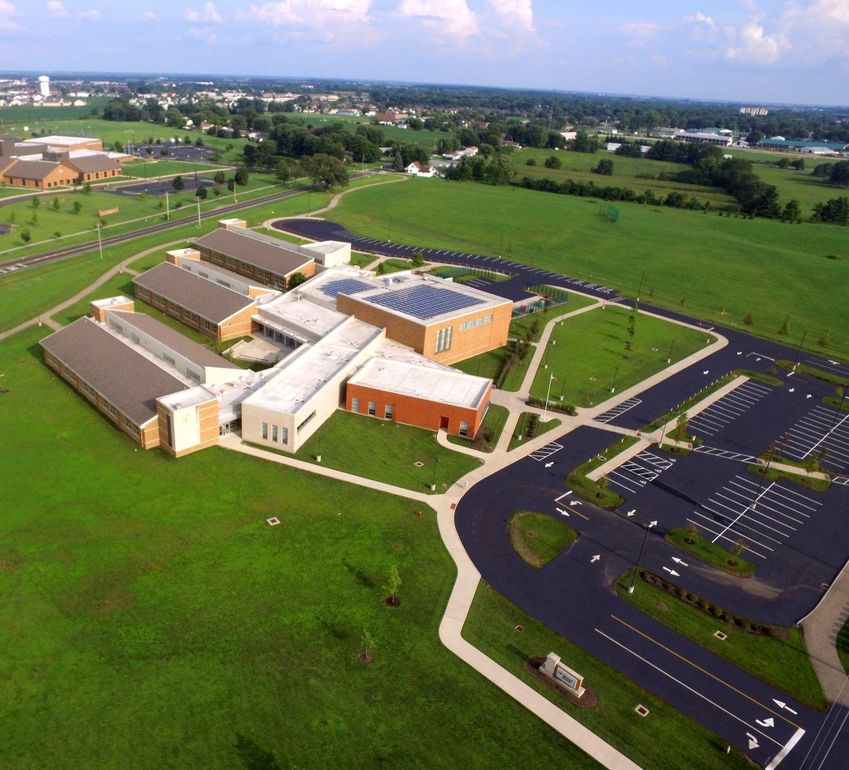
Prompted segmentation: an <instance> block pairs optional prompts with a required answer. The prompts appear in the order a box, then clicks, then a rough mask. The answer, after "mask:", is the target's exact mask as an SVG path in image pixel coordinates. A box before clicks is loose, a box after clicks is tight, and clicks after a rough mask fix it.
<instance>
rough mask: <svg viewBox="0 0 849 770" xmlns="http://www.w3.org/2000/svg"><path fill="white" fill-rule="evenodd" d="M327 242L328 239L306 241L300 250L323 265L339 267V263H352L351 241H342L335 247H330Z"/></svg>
mask: <svg viewBox="0 0 849 770" xmlns="http://www.w3.org/2000/svg"><path fill="white" fill-rule="evenodd" d="M327 244H328V242H327V241H319V242H318V243H305V244H304V245H302V246H301V247H300V251H301V253H302V254H306V255H307V256H308V257H312V258H313V259H315V261H316V262H317V263H318V264H319V265H323V266H324V267H337V266H338V265H349V264H351V244H350V243H342V242H340V243H339V244H338V246H337V247H336V248H334V249H328V248H327ZM334 245H336V244H334ZM319 247H321V248H319Z"/></svg>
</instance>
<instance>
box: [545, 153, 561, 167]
mask: <svg viewBox="0 0 849 770" xmlns="http://www.w3.org/2000/svg"><path fill="white" fill-rule="evenodd" d="M545 167H546V168H562V167H563V162H562V161H561V160H560V158H558V157H557V156H556V155H552V156H551V157H548V158H546V159H545Z"/></svg>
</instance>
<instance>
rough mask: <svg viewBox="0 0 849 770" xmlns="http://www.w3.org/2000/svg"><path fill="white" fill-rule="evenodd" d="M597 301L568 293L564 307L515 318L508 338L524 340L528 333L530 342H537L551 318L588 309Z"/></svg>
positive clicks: (559, 306) (555, 306)
mask: <svg viewBox="0 0 849 770" xmlns="http://www.w3.org/2000/svg"><path fill="white" fill-rule="evenodd" d="M597 301H598V300H596V299H595V297H588V296H586V295H585V294H576V293H575V292H573V291H570V292H569V301H568V302H567V303H566V304H565V305H551V306H550V307H547V308H546V309H545V310H540V311H538V312H536V313H527V314H526V315H522V316H517V317H515V318H514V319H513V320H512V321H511V322H510V336H511V337H515V338H524V336H525V335H526V334H527V333H529V332H530V340H531V342H538V341H539V338H540V337H541V336H542V333H543V330H544V329H545V325H546V324H547V323H548V322H549V321H550V320H551V319H552V318H557V316H560V315H563V313H571V312H572V311H573V310H580V309H581V308H583V307H588V306H589V305H592V304H593V303H595V302H597ZM534 329H536V331H534Z"/></svg>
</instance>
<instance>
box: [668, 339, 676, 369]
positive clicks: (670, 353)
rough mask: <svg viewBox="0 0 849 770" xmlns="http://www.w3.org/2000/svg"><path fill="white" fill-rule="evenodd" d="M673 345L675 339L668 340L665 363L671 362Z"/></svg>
mask: <svg viewBox="0 0 849 770" xmlns="http://www.w3.org/2000/svg"><path fill="white" fill-rule="evenodd" d="M674 347H675V340H672V342H670V343H669V355H668V356H666V363H667V364H671V363H672V349H673V348H674Z"/></svg>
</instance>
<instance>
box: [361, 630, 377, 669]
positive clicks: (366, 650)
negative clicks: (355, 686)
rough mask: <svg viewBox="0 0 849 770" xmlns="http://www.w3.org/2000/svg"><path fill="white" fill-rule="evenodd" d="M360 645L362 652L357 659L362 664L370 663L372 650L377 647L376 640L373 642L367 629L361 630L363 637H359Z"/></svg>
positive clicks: (372, 656)
mask: <svg viewBox="0 0 849 770" xmlns="http://www.w3.org/2000/svg"><path fill="white" fill-rule="evenodd" d="M360 644H361V645H362V648H363V649H362V652H360V654H359V659H360V661H361V662H363V663H371V662H372V661H373V660H374V655H373V654H372V653H373V652H374V648H375V647H376V646H377V640H375V638H374V636H373V635H372V633H371V631H369V630H368V629H367V628H364V629H363V635H362V636H361V637H360Z"/></svg>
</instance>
